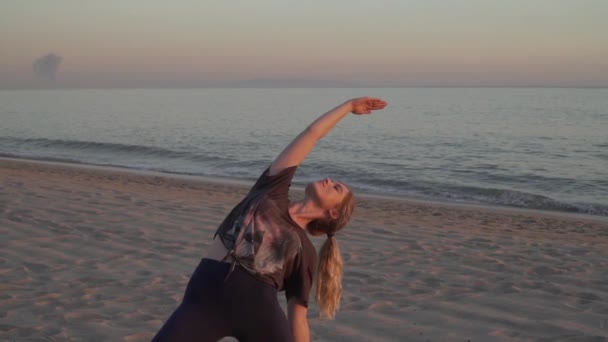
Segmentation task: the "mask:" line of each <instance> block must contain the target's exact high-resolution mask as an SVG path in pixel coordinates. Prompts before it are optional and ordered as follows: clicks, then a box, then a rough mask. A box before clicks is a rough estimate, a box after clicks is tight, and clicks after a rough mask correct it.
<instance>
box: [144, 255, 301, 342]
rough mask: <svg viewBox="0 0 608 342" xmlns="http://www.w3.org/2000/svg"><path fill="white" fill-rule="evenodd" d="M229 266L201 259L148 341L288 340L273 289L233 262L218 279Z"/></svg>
mask: <svg viewBox="0 0 608 342" xmlns="http://www.w3.org/2000/svg"><path fill="white" fill-rule="evenodd" d="M229 269H230V264H229V263H225V262H220V261H215V260H211V259H202V260H201V262H200V264H199V265H198V267H197V268H196V270H195V271H194V274H192V277H191V278H190V282H189V283H188V287H187V288H186V293H185V294H184V299H183V300H182V303H181V304H180V305H179V306H178V307H177V309H176V310H175V311H174V312H173V314H172V315H171V317H169V319H168V320H167V321H166V322H165V324H164V325H163V327H162V328H161V329H160V331H159V332H158V333H157V334H156V336H154V339H152V341H153V342H160V341H213V342H215V341H217V340H219V339H221V338H222V337H225V336H233V337H236V339H238V340H239V341H240V342H247V341H269V342H270V341H280V342H284V341H293V336H292V335H291V331H290V329H289V323H288V321H287V318H286V317H285V313H284V312H283V310H282V309H281V306H280V305H279V302H278V300H277V289H276V288H275V287H274V286H272V285H270V284H267V283H264V282H263V281H260V280H258V279H256V278H255V277H254V276H253V275H251V274H250V273H248V272H247V271H246V270H244V269H243V268H241V267H239V266H237V267H236V268H235V269H234V271H233V272H232V273H231V274H230V275H229V276H228V278H227V279H226V281H224V278H225V277H226V275H227V274H228V271H229Z"/></svg>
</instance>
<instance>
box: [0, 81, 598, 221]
mask: <svg viewBox="0 0 608 342" xmlns="http://www.w3.org/2000/svg"><path fill="white" fill-rule="evenodd" d="M359 96H375V97H380V98H383V99H385V100H386V101H388V103H389V105H388V107H387V108H385V109H384V110H381V111H377V112H374V113H373V114H371V115H363V116H356V115H349V116H347V117H346V118H344V120H342V121H341V122H340V123H339V124H338V125H337V126H336V128H335V129H334V130H333V131H331V132H330V133H329V134H328V135H327V136H326V137H325V138H324V139H323V140H321V141H319V142H318V143H317V145H316V147H315V149H314V150H313V151H312V153H311V154H310V156H309V157H308V158H307V159H306V160H305V161H304V162H303V163H302V165H301V166H300V168H299V169H298V172H297V173H296V177H295V179H294V183H295V184H300V185H303V184H305V183H307V182H309V181H312V180H316V179H319V178H323V177H327V176H329V177H331V178H333V179H336V180H339V181H342V182H345V183H347V184H349V185H350V186H351V187H352V188H353V189H355V191H361V192H369V193H376V194H381V195H389V196H398V197H406V198H414V199H424V200H434V201H447V202H458V203H472V204H482V205H483V204H485V205H497V206H508V207H521V208H531V209H542V210H552V211H565V212H576V213H582V214H590V215H600V216H608V89H597V88H596V89H593V88H370V89H365V88H283V89H272V88H240V89H234V88H225V89H210V88H201V89H44V90H1V91H0V156H4V157H11V158H25V159H36V160H48V161H61V162H67V163H76V164H89V165H103V166H114V167H121V168H128V169H134V170H146V171H156V172H162V173H167V174H186V175H196V176H204V177H224V178H225V177H228V178H230V179H235V180H240V181H253V180H255V179H256V178H257V177H258V176H259V175H260V174H261V173H262V171H263V170H264V169H265V168H266V167H267V166H268V165H269V164H270V162H271V161H272V160H273V159H274V157H275V156H277V155H278V154H279V153H280V152H281V151H282V149H283V148H284V147H285V146H287V144H289V142H290V141H291V140H292V139H293V138H294V137H295V136H297V135H298V133H300V132H301V131H302V130H303V129H305V128H306V127H307V125H308V124H310V123H311V122H312V121H313V120H315V119H316V118H317V117H318V116H320V115H321V114H323V113H325V112H326V111H328V110H330V109H332V108H334V107H335V106H337V105H339V104H341V103H342V102H344V101H346V100H348V99H350V98H353V97H359Z"/></svg>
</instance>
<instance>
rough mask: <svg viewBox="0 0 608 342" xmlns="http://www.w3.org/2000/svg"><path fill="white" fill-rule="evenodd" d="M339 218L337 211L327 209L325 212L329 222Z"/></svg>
mask: <svg viewBox="0 0 608 342" xmlns="http://www.w3.org/2000/svg"><path fill="white" fill-rule="evenodd" d="M339 216H340V214H339V213H338V211H337V210H336V209H329V210H328V211H327V217H328V218H329V219H331V220H335V219H337V218H338V217H339Z"/></svg>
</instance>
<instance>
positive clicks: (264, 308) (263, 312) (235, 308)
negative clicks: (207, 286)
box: [225, 267, 293, 342]
mask: <svg viewBox="0 0 608 342" xmlns="http://www.w3.org/2000/svg"><path fill="white" fill-rule="evenodd" d="M225 291H226V292H225V293H230V294H231V298H230V302H231V305H230V308H231V313H230V316H231V317H232V319H231V322H232V324H231V329H232V333H233V335H232V336H234V337H236V338H237V339H238V340H239V342H256V341H264V342H290V341H293V335H292V333H291V329H290V328H289V322H288V320H287V317H286V316H285V313H284V312H283V309H281V306H280V305H279V302H278V300H277V290H276V288H275V287H274V286H272V285H269V284H266V283H264V282H262V281H260V280H258V279H256V278H254V277H253V276H252V275H251V274H249V273H248V272H247V271H245V270H243V269H242V268H240V267H237V268H236V269H235V270H234V272H233V273H232V274H230V276H229V277H228V279H227V281H226V287H225Z"/></svg>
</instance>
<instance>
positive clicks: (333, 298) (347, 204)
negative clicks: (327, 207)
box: [307, 189, 355, 319]
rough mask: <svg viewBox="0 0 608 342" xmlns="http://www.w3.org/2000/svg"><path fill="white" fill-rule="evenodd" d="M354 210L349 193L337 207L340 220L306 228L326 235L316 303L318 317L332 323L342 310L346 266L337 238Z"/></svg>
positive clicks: (317, 279) (309, 224)
mask: <svg viewBox="0 0 608 342" xmlns="http://www.w3.org/2000/svg"><path fill="white" fill-rule="evenodd" d="M354 208H355V198H354V196H353V193H352V191H351V190H350V189H349V191H348V193H347V194H346V196H345V197H344V199H343V200H342V203H341V204H340V205H339V207H338V218H337V219H335V220H332V221H325V220H314V221H312V222H310V223H308V225H307V229H308V232H309V233H311V234H312V235H322V234H326V235H327V240H325V242H324V243H323V246H322V247H321V250H320V251H319V256H318V258H319V264H318V265H317V274H316V277H315V279H316V299H317V304H318V305H319V314H320V316H321V317H323V318H329V319H333V318H334V317H335V316H336V311H338V309H339V308H340V296H342V269H343V266H344V264H343V262H342V256H341V255H340V247H339V246H338V240H337V239H336V237H335V234H336V233H337V232H338V231H340V230H342V228H344V227H345V226H346V224H347V223H348V221H349V220H350V217H351V215H352V213H353V209H354Z"/></svg>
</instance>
